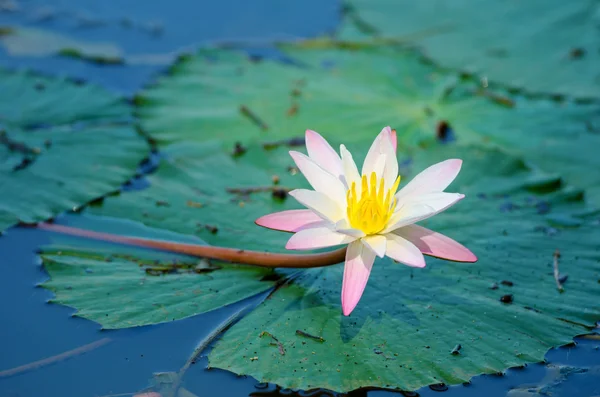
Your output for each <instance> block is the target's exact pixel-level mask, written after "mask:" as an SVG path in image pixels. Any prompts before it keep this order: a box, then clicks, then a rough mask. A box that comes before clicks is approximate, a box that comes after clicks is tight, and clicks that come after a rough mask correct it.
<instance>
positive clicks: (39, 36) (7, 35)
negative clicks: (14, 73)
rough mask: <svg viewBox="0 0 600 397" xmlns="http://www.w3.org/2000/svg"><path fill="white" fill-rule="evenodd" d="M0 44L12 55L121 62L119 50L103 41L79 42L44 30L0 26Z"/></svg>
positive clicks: (104, 62) (121, 56)
mask: <svg viewBox="0 0 600 397" xmlns="http://www.w3.org/2000/svg"><path fill="white" fill-rule="evenodd" d="M0 45H2V46H3V47H4V49H5V50H6V52H7V53H9V54H10V55H12V56H26V57H46V56H56V55H60V56H68V57H73V58H79V59H85V60H88V61H92V62H96V63H101V64H119V63H123V61H124V59H123V50H122V49H121V48H119V47H118V46H117V45H115V44H112V43H107V42H86V41H80V40H76V39H73V38H70V37H68V36H65V35H63V34H59V33H55V32H52V31H49V30H44V29H34V28H27V27H22V26H0Z"/></svg>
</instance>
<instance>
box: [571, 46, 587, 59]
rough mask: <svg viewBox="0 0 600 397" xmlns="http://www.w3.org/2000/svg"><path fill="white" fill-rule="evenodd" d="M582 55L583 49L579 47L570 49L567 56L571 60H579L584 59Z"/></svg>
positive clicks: (583, 53)
mask: <svg viewBox="0 0 600 397" xmlns="http://www.w3.org/2000/svg"><path fill="white" fill-rule="evenodd" d="M584 55H585V49H583V48H581V47H574V48H571V51H569V56H570V57H571V59H581V58H583V57H584Z"/></svg>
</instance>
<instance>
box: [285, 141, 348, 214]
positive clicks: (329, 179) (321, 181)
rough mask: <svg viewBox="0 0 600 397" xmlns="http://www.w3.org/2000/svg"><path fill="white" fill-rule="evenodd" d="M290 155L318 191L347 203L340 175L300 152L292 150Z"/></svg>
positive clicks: (337, 200)
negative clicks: (334, 173)
mask: <svg viewBox="0 0 600 397" xmlns="http://www.w3.org/2000/svg"><path fill="white" fill-rule="evenodd" d="M290 156H292V158H293V159H294V162H295V163H296V165H297V166H298V169H299V170H300V171H301V172H302V174H304V177H305V178H306V180H307V181H308V183H310V185H311V186H312V187H313V188H314V189H315V190H316V191H317V192H320V193H323V194H325V195H326V196H328V197H330V198H331V199H333V200H334V201H336V202H343V203H346V189H345V187H344V184H343V183H342V181H340V180H339V178H338V177H336V176H333V175H332V174H330V173H329V172H327V171H325V170H324V169H323V168H322V167H321V166H320V165H318V164H317V163H315V162H314V161H313V160H311V159H310V158H309V157H308V156H306V155H304V154H302V153H300V152H295V151H290ZM340 161H341V160H340Z"/></svg>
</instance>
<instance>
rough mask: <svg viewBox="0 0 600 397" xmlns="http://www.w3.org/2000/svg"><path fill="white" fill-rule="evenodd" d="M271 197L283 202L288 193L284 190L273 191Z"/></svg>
mask: <svg viewBox="0 0 600 397" xmlns="http://www.w3.org/2000/svg"><path fill="white" fill-rule="evenodd" d="M271 195H272V196H273V198H276V199H279V200H285V199H286V198H287V196H288V193H287V191H286V190H285V189H274V190H273V192H272V193H271Z"/></svg>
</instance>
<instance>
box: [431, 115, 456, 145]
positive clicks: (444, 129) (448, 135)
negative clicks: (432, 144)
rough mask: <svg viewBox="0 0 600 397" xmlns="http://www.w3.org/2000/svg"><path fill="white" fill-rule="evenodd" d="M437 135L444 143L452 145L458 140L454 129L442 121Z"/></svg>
mask: <svg viewBox="0 0 600 397" xmlns="http://www.w3.org/2000/svg"><path fill="white" fill-rule="evenodd" d="M435 135H436V137H437V139H438V140H439V141H440V142H442V143H450V142H453V141H455V140H456V137H455V135H454V130H453V129H452V127H451V126H450V124H449V123H448V122H447V121H445V120H442V121H440V122H439V123H438V125H437V127H436V133H435Z"/></svg>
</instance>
